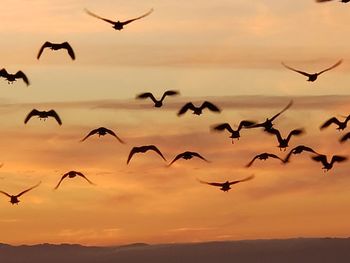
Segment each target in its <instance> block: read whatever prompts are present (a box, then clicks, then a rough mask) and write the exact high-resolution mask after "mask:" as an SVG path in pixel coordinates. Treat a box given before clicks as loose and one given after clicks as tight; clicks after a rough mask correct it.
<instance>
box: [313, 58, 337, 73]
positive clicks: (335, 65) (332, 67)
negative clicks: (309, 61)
mask: <svg viewBox="0 0 350 263" xmlns="http://www.w3.org/2000/svg"><path fill="white" fill-rule="evenodd" d="M342 62H343V60H342V59H341V60H339V61H338V62H337V63H335V64H334V65H333V66H331V67H329V68H326V69H325V70H322V71H320V72H318V73H317V74H318V75H321V74H322V73H324V72H326V71H328V70H331V69H334V68H335V67H338V66H339V65H340V64H341V63H342Z"/></svg>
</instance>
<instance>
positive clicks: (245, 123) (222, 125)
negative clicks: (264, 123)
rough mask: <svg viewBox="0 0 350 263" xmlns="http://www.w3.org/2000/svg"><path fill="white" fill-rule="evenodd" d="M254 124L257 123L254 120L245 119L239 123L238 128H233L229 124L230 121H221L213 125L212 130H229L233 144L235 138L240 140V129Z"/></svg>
mask: <svg viewBox="0 0 350 263" xmlns="http://www.w3.org/2000/svg"><path fill="white" fill-rule="evenodd" d="M254 124H255V122H253V121H246V120H243V121H241V122H240V123H239V125H238V128H237V130H233V129H232V128H231V126H230V124H228V123H220V124H217V125H215V126H213V127H212V130H214V131H223V130H227V131H228V132H230V133H231V136H230V138H231V139H232V144H233V139H237V140H239V138H240V137H241V134H240V130H241V129H242V128H250V127H251V126H252V125H254Z"/></svg>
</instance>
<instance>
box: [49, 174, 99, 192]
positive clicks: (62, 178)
mask: <svg viewBox="0 0 350 263" xmlns="http://www.w3.org/2000/svg"><path fill="white" fill-rule="evenodd" d="M76 176H80V177H82V178H84V179H85V180H86V181H88V183H89V184H92V185H94V183H93V182H91V181H90V180H89V179H88V178H87V177H86V176H85V175H84V174H83V173H81V172H77V171H69V172H67V173H65V174H64V175H63V176H62V177H61V179H60V181H59V182H58V184H57V185H56V187H55V188H54V189H55V190H56V189H57V188H58V187H59V186H60V185H61V182H62V181H63V180H64V179H65V178H67V177H68V178H74V177H76Z"/></svg>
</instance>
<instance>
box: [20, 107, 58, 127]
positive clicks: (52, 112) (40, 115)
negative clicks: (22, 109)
mask: <svg viewBox="0 0 350 263" xmlns="http://www.w3.org/2000/svg"><path fill="white" fill-rule="evenodd" d="M33 116H38V118H39V119H43V120H46V119H47V118H49V117H52V118H55V120H56V121H57V122H58V124H59V125H62V121H61V118H60V117H59V116H58V114H57V112H56V111H55V110H49V111H39V110H37V109H33V110H32V111H31V112H29V114H28V115H27V117H26V118H25V120H24V123H25V124H26V123H27V122H28V121H29V120H30V119H31V118H32V117H33Z"/></svg>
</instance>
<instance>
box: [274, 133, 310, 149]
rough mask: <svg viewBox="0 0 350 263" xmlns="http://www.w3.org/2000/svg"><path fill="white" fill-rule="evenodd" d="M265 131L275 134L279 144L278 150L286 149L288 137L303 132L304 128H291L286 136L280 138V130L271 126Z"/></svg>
mask: <svg viewBox="0 0 350 263" xmlns="http://www.w3.org/2000/svg"><path fill="white" fill-rule="evenodd" d="M267 132H268V133H271V134H274V135H276V138H277V140H278V143H279V145H278V146H277V147H279V148H280V150H282V149H284V150H286V148H287V147H288V146H289V145H288V143H289V141H290V139H291V138H292V136H298V135H301V134H303V133H304V130H303V129H295V130H292V131H291V132H290V133H289V134H288V136H287V138H282V136H281V133H280V131H279V130H277V129H275V128H271V130H269V131H267Z"/></svg>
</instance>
